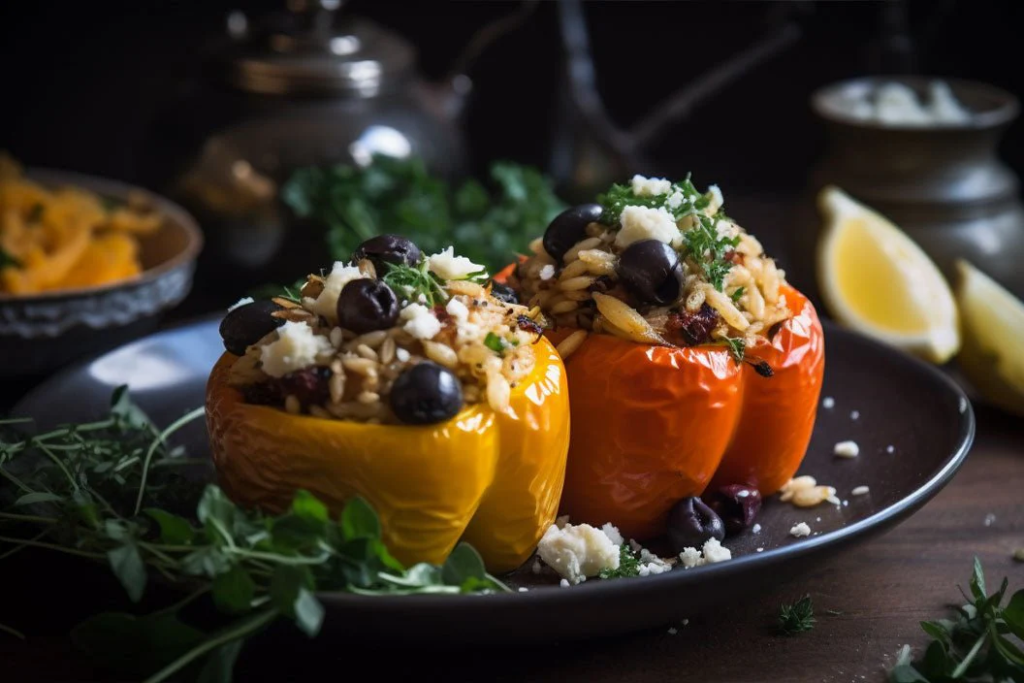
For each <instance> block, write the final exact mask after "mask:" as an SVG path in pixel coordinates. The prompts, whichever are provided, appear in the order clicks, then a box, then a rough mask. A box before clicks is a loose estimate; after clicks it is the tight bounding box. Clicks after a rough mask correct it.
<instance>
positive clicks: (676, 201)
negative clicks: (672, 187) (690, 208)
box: [665, 190, 686, 209]
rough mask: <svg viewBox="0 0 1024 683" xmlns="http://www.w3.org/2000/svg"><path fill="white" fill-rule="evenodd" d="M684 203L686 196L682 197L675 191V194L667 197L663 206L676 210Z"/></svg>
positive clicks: (680, 193)
mask: <svg viewBox="0 0 1024 683" xmlns="http://www.w3.org/2000/svg"><path fill="white" fill-rule="evenodd" d="M685 201H686V195H684V194H683V193H682V192H680V191H679V190H676V191H675V192H673V193H672V194H670V195H669V196H668V199H666V200H665V206H667V207H668V208H670V209H678V208H679V207H680V206H682V205H683V202H685Z"/></svg>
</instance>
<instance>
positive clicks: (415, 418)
mask: <svg viewBox="0 0 1024 683" xmlns="http://www.w3.org/2000/svg"><path fill="white" fill-rule="evenodd" d="M391 410H393V411H394V413H395V416H396V417H397V418H398V419H399V420H401V421H402V422H404V423H406V424H413V425H425V424H434V423H436V422H444V421H445V420H450V419H451V418H453V417H455V416H456V415H457V414H458V412H459V411H460V410H462V385H461V384H460V383H459V379H458V378H457V377H456V376H455V375H453V374H452V373H451V372H450V371H448V370H446V369H445V368H442V367H441V366H440V365H438V364H437V363H431V362H430V361H423V362H422V363H417V364H416V365H414V366H412V367H411V368H409V369H408V370H406V371H405V372H403V373H402V374H401V375H399V376H398V379H396V380H395V382H394V384H392V385H391Z"/></svg>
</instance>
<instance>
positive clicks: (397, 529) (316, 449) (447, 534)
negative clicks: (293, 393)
mask: <svg viewBox="0 0 1024 683" xmlns="http://www.w3.org/2000/svg"><path fill="white" fill-rule="evenodd" d="M535 348H536V353H537V362H536V366H535V367H534V369H533V371H532V372H531V374H530V375H528V376H527V377H526V378H525V379H524V380H522V381H520V382H519V383H518V384H517V385H516V387H515V388H514V389H513V390H512V398H511V404H510V405H511V411H510V413H508V414H505V413H495V412H494V411H493V410H492V409H491V408H490V407H489V406H487V405H486V404H475V405H470V406H466V407H465V408H463V410H462V411H461V412H460V413H459V414H458V415H456V416H455V417H454V418H452V419H451V420H449V421H448V422H445V423H441V424H437V425H429V426H411V425H372V424H362V423H355V422H344V421H339V420H330V419H323V418H318V417H309V416H303V415H291V414H289V413H286V412H284V411H283V410H278V409H276V408H271V407H267V406H258V405H250V404H247V403H245V402H244V401H243V399H242V394H241V392H240V391H238V390H237V389H235V388H234V387H232V386H230V385H229V384H228V373H229V370H230V368H231V365H232V364H233V363H234V362H235V360H236V358H237V356H233V355H231V354H229V353H225V354H224V355H223V356H222V357H221V359H220V361H219V362H218V363H217V365H216V366H215V367H214V369H213V372H212V374H211V375H210V379H209V383H208V384H207V394H206V408H207V424H208V427H209V431H210V444H211V448H212V451H213V459H214V463H215V465H216V468H217V472H218V477H219V480H220V485H221V486H222V487H223V488H224V490H225V491H226V492H227V493H228V495H229V496H230V497H231V498H232V500H234V501H235V502H237V503H239V504H241V505H245V506H249V507H259V508H263V509H266V510H269V511H272V512H280V511H283V510H285V509H286V508H287V507H288V505H289V503H290V501H291V499H292V497H293V495H294V493H295V491H296V489H299V488H302V489H306V490H308V491H310V492H312V493H313V494H315V495H316V496H317V497H318V498H319V499H320V500H322V501H323V502H324V503H325V504H326V505H327V506H328V507H329V508H330V509H331V511H332V512H333V513H334V514H340V512H341V509H342V507H343V506H344V503H345V501H346V500H347V499H348V498H350V497H351V496H353V495H360V496H362V497H364V498H365V499H367V500H368V501H369V502H370V504H371V505H372V506H373V507H374V509H375V510H376V511H377V514H378V515H379V516H380V519H381V525H382V527H383V540H384V542H385V543H386V544H387V546H388V548H389V550H390V551H391V552H392V554H393V555H395V557H397V558H398V559H399V560H400V561H402V562H404V563H406V564H411V563H414V562H432V563H441V562H443V561H444V559H445V558H446V557H447V556H448V553H449V552H450V551H451V549H452V548H453V547H454V546H455V544H456V542H458V541H459V539H460V538H461V539H463V540H466V541H468V542H469V543H471V544H472V545H473V546H474V547H475V548H476V549H477V550H478V551H479V552H480V554H481V555H482V556H483V559H484V562H485V564H486V565H487V567H488V569H490V570H491V571H493V572H502V571H509V570H512V569H515V568H516V567H518V566H519V565H521V564H522V563H523V562H524V561H526V559H527V558H528V557H529V556H530V555H531V554H532V553H533V551H534V549H535V548H536V547H537V542H538V541H539V540H540V537H541V536H542V535H543V533H544V531H545V529H547V527H548V526H550V525H551V523H552V522H553V521H554V519H555V514H556V512H557V510H558V501H559V496H560V495H561V492H562V482H563V474H564V471H565V461H566V452H567V451H568V448H569V405H568V396H567V394H566V388H565V381H566V380H565V368H564V366H563V365H562V361H561V359H560V358H559V357H558V354H557V353H556V352H555V349H554V347H553V346H552V345H551V344H550V342H548V340H546V339H541V340H540V341H539V342H538V343H537V345H536V347H535Z"/></svg>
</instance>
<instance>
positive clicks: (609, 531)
mask: <svg viewBox="0 0 1024 683" xmlns="http://www.w3.org/2000/svg"><path fill="white" fill-rule="evenodd" d="M601 531H603V532H604V535H605V536H607V537H608V540H609V541H611V542H612V543H614V544H615V545H622V544H623V543H625V542H626V539H624V538H622V534H621V533H620V532H619V528H618V527H617V526H615V525H614V524H612V523H611V522H609V523H607V524H605V525H604V526H603V527H601Z"/></svg>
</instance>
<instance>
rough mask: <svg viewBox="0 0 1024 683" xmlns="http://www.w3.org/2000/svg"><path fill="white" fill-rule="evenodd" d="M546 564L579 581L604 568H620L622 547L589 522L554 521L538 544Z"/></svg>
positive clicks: (576, 581)
mask: <svg viewBox="0 0 1024 683" xmlns="http://www.w3.org/2000/svg"><path fill="white" fill-rule="evenodd" d="M537 554H538V555H540V559H542V560H544V563H545V564H547V565H548V566H549V567H551V568H552V569H554V570H555V571H556V572H558V574H559V575H560V576H561V577H562V578H563V579H566V580H567V581H569V582H571V583H573V584H578V583H582V582H583V581H585V580H586V578H587V577H588V576H597V575H598V574H600V573H601V570H602V569H618V568H619V556H620V555H619V546H618V545H616V544H615V543H612V542H611V540H610V539H609V538H608V536H606V535H605V533H604V532H603V531H602V530H601V529H595V528H594V527H592V526H590V525H589V524H580V525H572V524H566V525H565V526H563V527H561V528H559V527H558V525H557V524H552V525H551V526H549V527H548V530H547V531H545V532H544V536H543V537H542V538H541V539H540V543H539V544H538V545H537Z"/></svg>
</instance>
